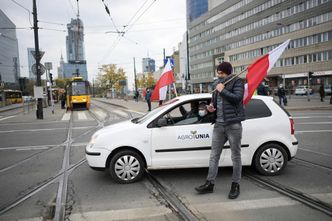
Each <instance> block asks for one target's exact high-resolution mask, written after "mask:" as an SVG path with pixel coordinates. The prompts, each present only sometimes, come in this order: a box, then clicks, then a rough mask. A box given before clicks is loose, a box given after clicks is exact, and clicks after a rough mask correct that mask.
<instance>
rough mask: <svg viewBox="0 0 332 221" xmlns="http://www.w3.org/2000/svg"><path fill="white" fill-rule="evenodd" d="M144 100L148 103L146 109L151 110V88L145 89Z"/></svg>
mask: <svg viewBox="0 0 332 221" xmlns="http://www.w3.org/2000/svg"><path fill="white" fill-rule="evenodd" d="M145 100H146V103H147V104H148V111H151V90H150V89H149V88H148V89H147V90H146V94H145Z"/></svg>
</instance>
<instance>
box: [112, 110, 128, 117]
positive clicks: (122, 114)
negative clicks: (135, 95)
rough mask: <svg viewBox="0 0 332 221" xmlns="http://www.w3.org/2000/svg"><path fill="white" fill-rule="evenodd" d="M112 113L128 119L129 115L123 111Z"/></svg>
mask: <svg viewBox="0 0 332 221" xmlns="http://www.w3.org/2000/svg"><path fill="white" fill-rule="evenodd" d="M112 112H113V113H116V114H118V115H120V116H122V117H128V114H127V113H126V112H123V111H121V110H113V111H112Z"/></svg>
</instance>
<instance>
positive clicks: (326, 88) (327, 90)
mask: <svg viewBox="0 0 332 221" xmlns="http://www.w3.org/2000/svg"><path fill="white" fill-rule="evenodd" d="M331 87H332V85H325V86H324V91H325V95H331V94H332V92H331Z"/></svg>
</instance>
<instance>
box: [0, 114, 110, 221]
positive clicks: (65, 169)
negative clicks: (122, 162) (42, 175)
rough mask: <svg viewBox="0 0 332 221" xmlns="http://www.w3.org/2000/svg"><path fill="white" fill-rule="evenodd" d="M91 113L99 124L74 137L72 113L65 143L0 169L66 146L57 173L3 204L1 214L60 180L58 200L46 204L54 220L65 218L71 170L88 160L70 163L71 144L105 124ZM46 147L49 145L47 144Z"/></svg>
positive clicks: (4, 169) (0, 209) (13, 166)
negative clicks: (64, 206) (61, 163)
mask: <svg viewBox="0 0 332 221" xmlns="http://www.w3.org/2000/svg"><path fill="white" fill-rule="evenodd" d="M90 113H91V112H90ZM91 115H92V116H93V118H94V119H95V120H96V121H97V123H98V125H97V126H95V127H93V128H91V129H89V130H88V131H86V132H84V133H82V134H80V135H78V136H76V137H75V138H74V137H72V130H73V119H72V115H71V119H70V122H69V126H68V130H67V139H66V140H65V141H64V142H63V143H61V144H58V145H52V147H48V149H46V150H43V151H40V152H38V153H35V154H33V155H31V156H29V157H27V158H25V159H23V160H21V161H20V162H16V163H14V164H11V165H9V166H7V167H5V168H3V169H2V170H0V173H1V172H5V171H8V170H11V169H13V168H15V167H17V166H19V165H22V164H24V163H27V162H29V161H31V160H33V159H35V158H36V157H39V156H40V155H42V154H46V153H48V152H50V151H52V150H54V149H56V148H59V147H63V146H65V152H64V160H63V166H62V169H61V170H60V171H59V172H58V173H57V174H55V175H53V176H51V177H48V178H47V179H44V180H43V181H40V182H39V183H38V184H37V185H34V186H32V187H29V188H27V189H25V190H23V191H22V192H24V194H22V195H20V196H19V197H16V198H15V199H14V200H11V201H9V202H7V203H6V204H4V205H3V206H1V207H0V215H2V214H4V213H6V212H7V211H9V210H11V209H13V208H15V207H16V206H18V205H19V204H21V203H22V202H24V201H26V200H27V199H29V198H30V197H32V196H34V195H35V194H37V193H39V192H40V191H42V190H43V189H45V188H46V187H47V186H49V185H51V184H54V183H56V182H58V183H59V191H58V194H57V197H56V198H55V200H56V201H57V202H56V203H55V204H54V203H52V205H46V206H47V207H50V208H52V209H49V211H52V213H54V215H52V218H53V217H54V220H59V221H60V220H61V221H62V220H64V217H63V215H64V214H65V211H63V208H62V206H63V205H65V202H66V195H67V181H68V176H69V175H70V174H71V172H72V171H73V170H74V169H76V168H77V167H78V166H80V165H82V164H83V163H85V162H86V159H85V157H84V158H82V159H81V160H79V161H77V162H76V163H74V164H70V163H69V156H70V146H71V145H72V144H73V142H75V141H76V140H77V139H79V138H80V137H82V136H85V135H86V134H88V133H91V132H92V131H93V130H96V129H99V128H101V127H103V125H104V121H102V120H99V119H98V118H97V117H96V115H94V114H93V113H91ZM45 147H47V145H45ZM21 148H24V147H21ZM57 208H59V209H58V210H57ZM54 211H55V212H54Z"/></svg>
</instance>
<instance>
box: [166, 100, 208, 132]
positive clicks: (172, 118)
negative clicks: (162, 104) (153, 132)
mask: <svg viewBox="0 0 332 221" xmlns="http://www.w3.org/2000/svg"><path fill="white" fill-rule="evenodd" d="M209 103H210V100H209V99H205V100H194V101H188V102H185V103H182V104H180V105H177V106H176V107H175V108H173V109H172V110H170V111H169V112H167V113H165V114H164V115H163V116H161V117H160V118H164V119H165V120H166V122H167V125H168V126H179V125H190V124H201V123H211V122H212V120H213V113H207V115H206V116H204V117H201V116H199V114H198V111H199V106H200V105H201V106H205V105H207V104H209Z"/></svg>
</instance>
